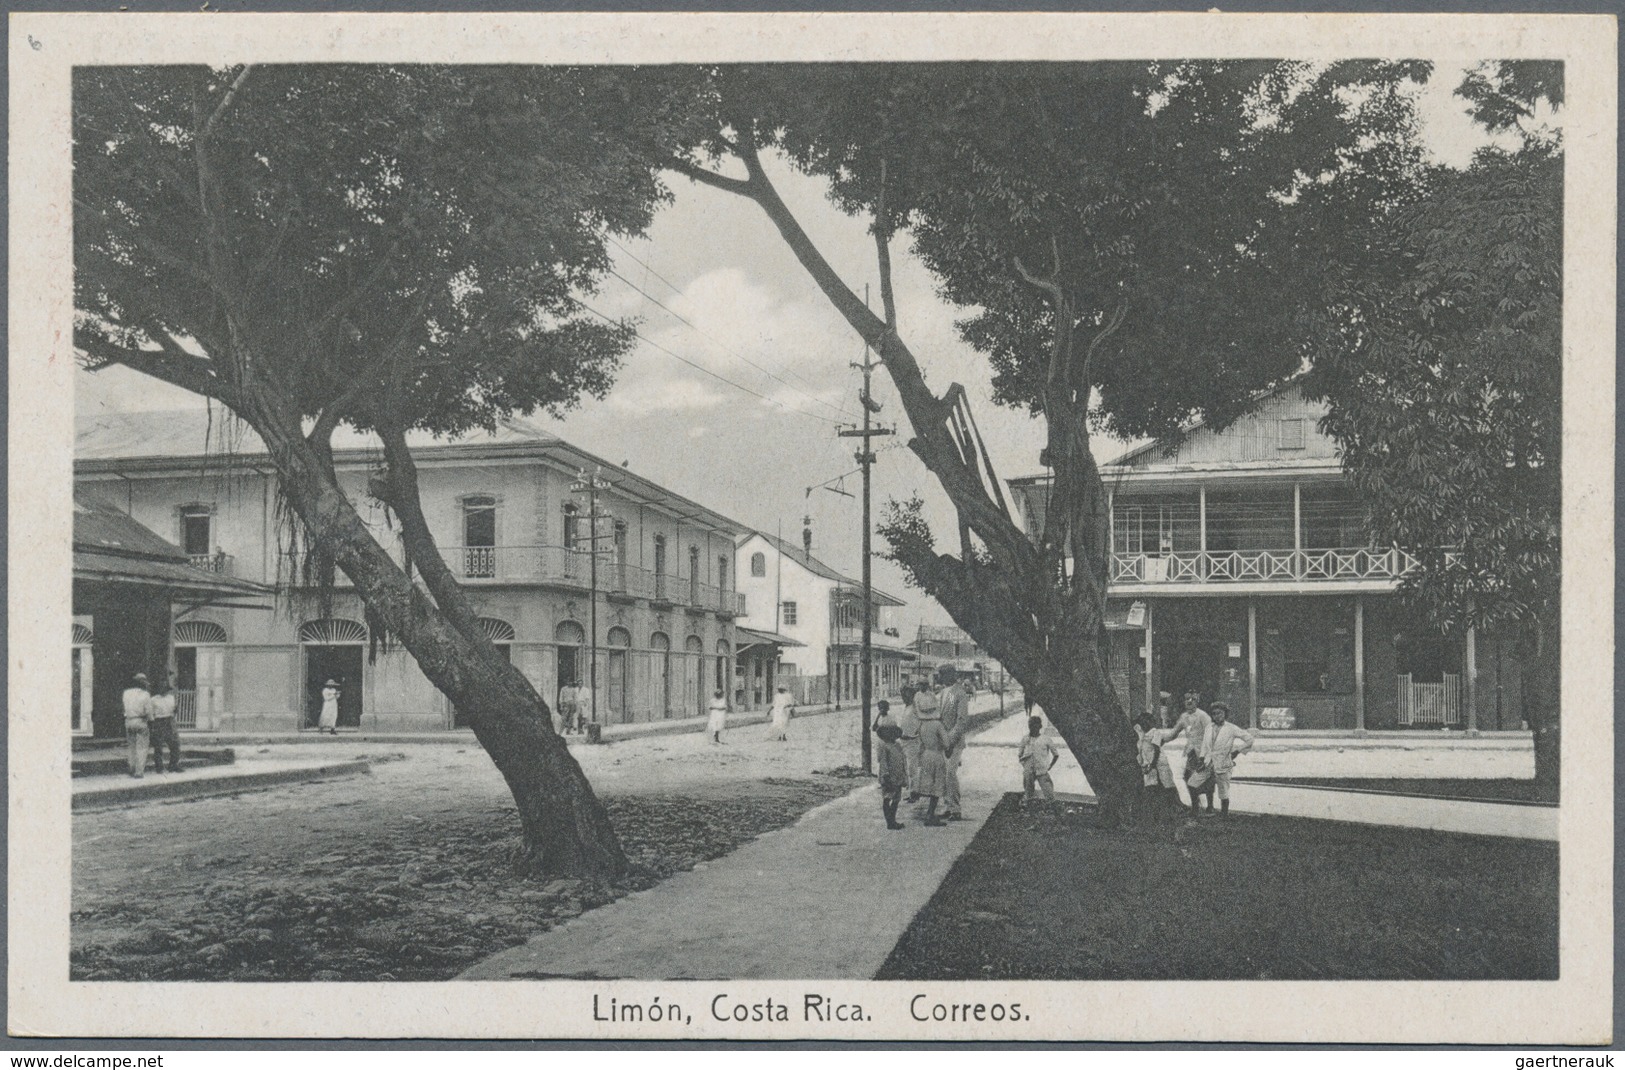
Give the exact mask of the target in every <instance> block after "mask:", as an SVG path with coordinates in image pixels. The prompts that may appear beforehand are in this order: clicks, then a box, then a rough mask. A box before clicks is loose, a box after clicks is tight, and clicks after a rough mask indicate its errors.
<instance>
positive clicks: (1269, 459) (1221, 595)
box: [1011, 384, 1524, 730]
mask: <svg viewBox="0 0 1625 1070" xmlns="http://www.w3.org/2000/svg"><path fill="white" fill-rule="evenodd" d="M1324 412H1325V410H1324V407H1323V406H1321V405H1319V404H1316V403H1314V402H1310V401H1309V400H1307V399H1306V398H1304V397H1303V394H1302V392H1301V390H1300V388H1299V387H1298V386H1296V385H1295V384H1288V385H1287V386H1285V387H1283V388H1281V389H1280V390H1278V391H1276V392H1275V393H1273V394H1272V395H1270V396H1268V397H1266V398H1264V399H1262V400H1261V401H1260V403H1259V405H1258V407H1257V408H1256V409H1255V410H1254V412H1253V413H1252V414H1251V415H1249V416H1247V417H1245V418H1243V419H1241V420H1238V421H1236V422H1235V423H1234V424H1232V425H1231V426H1230V427H1228V428H1226V429H1225V430H1224V431H1222V432H1216V431H1213V430H1212V429H1210V428H1207V427H1204V426H1200V425H1198V426H1194V427H1191V428H1189V429H1187V431H1186V433H1184V434H1181V435H1179V436H1177V437H1176V438H1173V439H1170V440H1168V441H1159V442H1153V443H1150V444H1147V445H1144V446H1141V447H1139V448H1137V449H1133V450H1130V451H1129V452H1127V453H1125V454H1124V455H1123V456H1121V457H1119V458H1118V459H1117V460H1115V461H1114V462H1112V463H1110V464H1107V465H1103V466H1102V467H1101V473H1102V476H1103V477H1104V480H1105V483H1106V487H1107V491H1108V495H1109V501H1110V512H1111V530H1112V535H1111V571H1110V587H1109V597H1108V602H1107V629H1108V632H1109V633H1110V643H1109V649H1110V658H1109V663H1108V666H1107V668H1108V672H1109V673H1110V676H1111V679H1112V683H1113V686H1114V687H1115V688H1116V690H1117V692H1118V695H1119V698H1120V700H1121V701H1122V702H1123V703H1124V705H1125V706H1127V707H1128V708H1129V709H1130V710H1131V711H1132V712H1133V713H1134V714H1136V715H1137V714H1138V713H1139V712H1140V711H1141V710H1143V709H1146V708H1152V709H1155V703H1156V695H1157V692H1158V691H1168V692H1170V693H1171V694H1172V695H1173V696H1174V701H1175V706H1176V708H1177V705H1178V696H1179V695H1180V694H1182V693H1183V692H1185V691H1188V690H1194V691H1198V692H1200V693H1201V694H1202V696H1203V701H1204V702H1213V701H1214V700H1217V699H1222V700H1224V701H1225V702H1227V703H1228V704H1229V706H1230V709H1231V711H1232V717H1233V718H1234V719H1236V720H1237V721H1238V723H1240V724H1243V725H1250V726H1253V727H1262V728H1266V729H1272V728H1281V729H1287V728H1291V729H1348V730H1365V729H1385V728H1433V729H1441V728H1459V729H1471V730H1501V729H1508V730H1511V729H1520V728H1522V727H1523V708H1524V707H1523V696H1522V679H1521V675H1520V672H1519V667H1518V661H1517V656H1516V653H1515V650H1514V646H1513V642H1512V640H1511V638H1510V637H1506V638H1505V639H1504V640H1503V637H1501V636H1497V635H1485V634H1477V633H1475V631H1473V630H1471V629H1469V630H1467V631H1466V632H1465V633H1463V634H1460V635H1451V636H1447V635H1442V634H1440V633H1439V632H1438V631H1437V630H1436V629H1433V628H1430V627H1429V626H1428V625H1427V624H1426V623H1425V622H1423V621H1421V620H1419V619H1417V618H1416V617H1414V616H1412V615H1410V614H1408V613H1407V612H1405V610H1404V609H1403V607H1402V606H1401V605H1400V602H1399V600H1398V599H1397V598H1396V597H1395V596H1394V592H1395V590H1396V589H1397V588H1398V586H1399V584H1400V581H1401V579H1402V578H1403V577H1404V575H1405V573H1406V572H1407V571H1409V570H1410V569H1411V568H1413V567H1415V562H1414V560H1413V559H1412V558H1411V557H1410V556H1409V555H1408V554H1406V553H1405V552H1403V551H1401V550H1398V549H1395V548H1393V547H1387V546H1378V545H1375V544H1374V543H1373V541H1372V540H1371V539H1370V538H1369V536H1368V534H1367V531H1368V525H1367V523H1366V509H1365V507H1364V505H1363V504H1362V503H1361V501H1360V499H1359V496H1358V494H1357V493H1356V491H1355V489H1354V487H1353V486H1352V485H1351V484H1350V483H1349V481H1348V480H1347V479H1346V477H1345V476H1344V474H1343V471H1342V468H1341V466H1340V464H1339V462H1338V455H1337V449H1336V445H1335V443H1334V442H1333V441H1332V440H1331V439H1330V438H1328V437H1327V436H1325V435H1323V434H1321V433H1320V431H1319V428H1318V423H1319V420H1320V418H1321V416H1322V415H1324ZM1011 485H1012V488H1013V489H1014V491H1015V494H1016V498H1017V501H1018V502H1020V503H1021V508H1022V510H1023V513H1024V521H1025V523H1026V524H1027V527H1028V530H1029V531H1032V532H1036V531H1038V530H1039V529H1040V526H1041V525H1042V524H1043V519H1044V506H1045V501H1046V494H1047V489H1048V486H1049V479H1048V477H1047V476H1034V477H1029V478H1025V479H1018V480H1013V481H1012V484H1011Z"/></svg>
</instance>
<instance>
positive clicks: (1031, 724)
mask: <svg viewBox="0 0 1625 1070" xmlns="http://www.w3.org/2000/svg"><path fill="white" fill-rule="evenodd" d="M1043 731H1044V720H1043V718H1041V717H1029V718H1027V738H1025V739H1023V740H1022V741H1021V746H1020V747H1018V748H1017V749H1016V760H1017V761H1019V762H1020V763H1021V792H1022V803H1023V804H1024V805H1026V806H1031V805H1032V804H1033V803H1035V802H1037V801H1038V791H1042V792H1043V793H1044V801H1045V802H1047V803H1053V802H1054V801H1055V781H1054V779H1053V778H1052V777H1051V776H1050V775H1049V771H1050V770H1051V769H1054V768H1055V763H1056V762H1058V761H1060V760H1061V753H1060V751H1058V750H1056V749H1055V741H1054V740H1052V739H1050V738H1049V737H1048V736H1046V735H1043V734H1042V733H1043Z"/></svg>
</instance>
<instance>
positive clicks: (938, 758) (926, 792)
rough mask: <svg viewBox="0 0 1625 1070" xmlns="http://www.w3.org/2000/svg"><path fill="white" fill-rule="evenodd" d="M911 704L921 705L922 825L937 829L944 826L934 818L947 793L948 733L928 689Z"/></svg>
mask: <svg viewBox="0 0 1625 1070" xmlns="http://www.w3.org/2000/svg"><path fill="white" fill-rule="evenodd" d="M928 698H929V699H930V700H931V701H930V702H929V703H927V702H926V699H928ZM914 701H915V702H917V703H919V704H920V705H919V711H920V782H919V789H920V796H921V797H922V798H924V799H926V800H927V807H926V811H925V814H924V824H926V825H929V826H931V827H932V828H940V827H941V826H943V825H946V824H947V822H946V821H944V820H943V819H942V818H940V817H938V816H937V800H938V799H939V798H941V797H942V794H943V793H944V792H945V791H947V790H948V733H947V731H946V730H945V729H944V728H943V727H942V716H941V715H940V714H939V713H938V712H937V705H936V696H935V695H933V694H931V692H930V690H929V689H927V690H924V691H921V692H920V693H919V694H917V695H915V696H914Z"/></svg>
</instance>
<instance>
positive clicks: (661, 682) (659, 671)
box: [649, 632, 671, 720]
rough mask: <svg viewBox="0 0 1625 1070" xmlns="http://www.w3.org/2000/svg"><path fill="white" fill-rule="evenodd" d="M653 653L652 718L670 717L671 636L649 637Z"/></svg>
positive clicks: (656, 633) (664, 634) (659, 633)
mask: <svg viewBox="0 0 1625 1070" xmlns="http://www.w3.org/2000/svg"><path fill="white" fill-rule="evenodd" d="M649 646H650V648H651V649H652V650H653V651H654V714H653V716H654V717H658V718H661V719H662V720H664V719H666V718H669V717H670V716H671V636H669V635H667V634H666V633H665V632H655V633H654V634H653V635H651V636H649Z"/></svg>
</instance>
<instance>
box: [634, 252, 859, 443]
mask: <svg viewBox="0 0 1625 1070" xmlns="http://www.w3.org/2000/svg"><path fill="white" fill-rule="evenodd" d="M609 241H610V243H611V244H613V245H614V246H615V247H616V248H617V249H619V250H621V252H623V253H625V254H626V255H627V257H628V258H629V259H630V260H632V262H633V263H635V264H637V265H638V266H640V267H642V268H643V270H644V271H646V272H648V273H649V274H651V275H653V276H654V277H655V278H657V279H659V280H660V281H661V282H663V283H665V284H666V287H667V288H668V289H669V290H671V292H672V293H674V294H677V295H679V296H681V295H682V292H683V291H682V290H680V289H678V287H677V285H676V284H675V283H673V282H672V281H671V280H670V279H668V278H666V276H664V275H662V274H661V273H660V272H658V271H656V270H655V269H654V267H653V265H651V264H650V263H649V262H648V261H646V260H644V259H642V258H641V257H639V256H638V255H637V254H636V253H634V252H633V251H632V250H630V249H628V248H627V247H626V246H625V245H622V244H621V243H620V242H618V241H616V240H615V239H614V238H613V237H609ZM609 273H610V274H611V275H614V276H615V277H616V278H617V279H620V280H621V281H622V282H624V283H626V284H627V285H628V286H630V287H632V289H634V290H636V291H637V292H638V293H640V294H642V295H643V297H644V298H646V299H647V300H649V301H651V302H653V303H654V304H655V305H656V306H657V307H658V308H660V309H661V310H662V311H664V312H666V313H667V314H668V315H670V316H671V317H672V318H673V319H676V320H677V321H678V322H679V323H681V324H683V325H684V326H685V327H687V328H689V329H690V330H692V331H694V332H695V333H696V334H700V335H703V336H704V337H705V338H707V339H709V340H710V341H712V342H713V343H715V344H716V345H719V346H721V347H722V348H723V349H725V350H727V351H728V352H729V353H731V354H733V355H734V356H735V357H737V358H738V359H739V360H742V361H744V362H745V363H746V364H749V365H750V366H751V367H752V368H755V369H756V370H757V371H759V372H761V373H762V374H764V375H768V376H771V377H772V378H774V379H777V380H778V381H779V382H781V383H783V384H784V385H785V386H787V387H789V388H790V389H791V390H794V391H796V392H797V393H799V394H801V395H802V396H803V397H805V398H808V399H809V400H811V401H816V402H817V403H818V404H820V405H823V406H824V407H826V408H829V409H833V410H835V411H836V412H838V413H840V414H841V415H843V416H850V417H853V418H856V417H855V415H854V414H853V413H852V412H851V411H850V410H848V409H843V408H841V407H840V406H839V405H834V404H831V403H830V402H828V401H825V400H824V399H822V398H820V397H816V396H814V395H812V394H809V393H807V392H806V391H805V390H802V389H801V388H800V387H797V386H796V385H795V384H794V383H792V382H790V381H789V380H788V379H784V378H782V377H781V376H780V375H779V374H778V373H777V372H775V371H773V370H772V369H770V368H764V367H762V366H761V365H760V364H757V363H756V362H755V361H753V360H751V359H750V358H749V357H747V356H745V355H744V354H743V353H741V352H739V350H737V349H735V348H734V347H733V346H731V345H729V344H728V343H727V342H724V341H723V340H722V339H720V338H718V337H716V336H715V335H713V334H712V333H711V332H709V331H707V330H706V329H705V328H704V327H701V326H699V325H698V324H696V323H694V322H692V321H691V320H689V319H688V318H687V317H685V316H684V315H682V313H680V312H678V311H676V310H675V309H673V308H672V307H671V306H669V305H667V304H666V303H665V302H663V301H661V300H660V299H659V298H657V297H655V296H654V295H653V294H651V293H649V292H648V291H647V290H644V289H643V288H642V287H640V286H638V285H637V284H636V283H634V282H632V280H630V279H628V278H627V277H626V276H625V275H622V274H621V273H620V272H618V271H616V270H615V269H614V268H610V269H609ZM785 370H786V371H788V372H789V373H790V374H791V375H793V376H795V377H796V378H797V379H800V380H801V381H802V382H803V383H806V384H807V385H808V386H814V384H813V383H812V382H810V381H808V379H807V378H806V377H805V376H803V375H800V374H798V373H797V372H795V371H794V370H791V369H785Z"/></svg>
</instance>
